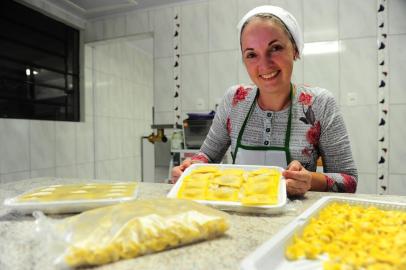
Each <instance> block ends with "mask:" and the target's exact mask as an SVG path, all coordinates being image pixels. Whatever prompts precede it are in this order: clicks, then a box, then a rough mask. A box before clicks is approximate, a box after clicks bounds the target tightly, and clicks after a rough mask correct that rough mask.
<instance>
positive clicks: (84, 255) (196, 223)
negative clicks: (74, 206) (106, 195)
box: [34, 199, 229, 267]
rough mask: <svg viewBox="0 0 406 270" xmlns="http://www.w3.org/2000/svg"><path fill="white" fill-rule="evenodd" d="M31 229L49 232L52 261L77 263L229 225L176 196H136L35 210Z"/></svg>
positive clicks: (129, 254)
mask: <svg viewBox="0 0 406 270" xmlns="http://www.w3.org/2000/svg"><path fill="white" fill-rule="evenodd" d="M34 217H35V218H36V224H37V231H38V233H39V234H40V236H41V238H42V237H45V236H48V237H49V239H48V240H49V243H48V245H49V248H50V251H53V252H55V253H57V254H54V256H55V257H54V258H56V259H55V261H54V263H55V264H56V265H59V266H70V267H77V266H83V265H100V264H105V263H110V262H114V261H117V260H120V259H128V258H134V257H137V256H140V255H143V254H146V253H152V252H156V251H161V250H164V249H168V248H171V247H176V246H180V245H184V244H189V243H192V242H196V241H199V240H204V239H210V238H214V237H217V236H219V235H221V234H223V233H224V232H225V231H226V230H227V229H228V228H229V220H228V214H226V213H224V212H221V211H218V210H215V209H212V208H210V207H207V206H204V205H200V204H198V203H196V202H193V201H187V200H178V199H154V200H139V201H135V202H127V203H121V204H117V205H113V206H108V207H103V208H97V209H93V210H90V211H86V212H83V213H82V214H79V215H76V216H72V217H68V218H64V219H60V220H57V219H51V218H48V217H46V216H45V215H44V214H43V213H41V212H35V213H34Z"/></svg>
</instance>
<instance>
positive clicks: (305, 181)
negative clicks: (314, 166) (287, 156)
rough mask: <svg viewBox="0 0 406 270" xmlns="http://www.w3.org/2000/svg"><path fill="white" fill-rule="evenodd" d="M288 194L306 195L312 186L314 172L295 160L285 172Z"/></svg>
mask: <svg viewBox="0 0 406 270" xmlns="http://www.w3.org/2000/svg"><path fill="white" fill-rule="evenodd" d="M283 176H284V177H285V179H286V191H287V192H288V195H296V196H297V195H304V194H305V193H306V192H307V191H309V190H310V188H311V187H312V174H311V173H310V172H309V171H308V170H306V169H305V168H304V167H303V165H302V164H301V163H300V162H299V161H297V160H293V161H292V162H291V163H290V164H289V166H288V167H287V168H286V170H285V171H284V172H283Z"/></svg>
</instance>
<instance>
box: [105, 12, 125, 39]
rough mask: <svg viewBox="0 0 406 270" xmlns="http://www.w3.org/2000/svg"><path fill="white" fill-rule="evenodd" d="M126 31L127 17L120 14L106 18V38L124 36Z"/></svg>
mask: <svg viewBox="0 0 406 270" xmlns="http://www.w3.org/2000/svg"><path fill="white" fill-rule="evenodd" d="M125 33H126V24H125V17H123V16H121V15H118V16H114V17H109V18H106V19H104V38H105V39H110V38H117V37H122V36H124V34H125Z"/></svg>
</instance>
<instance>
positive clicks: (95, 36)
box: [85, 20, 104, 42]
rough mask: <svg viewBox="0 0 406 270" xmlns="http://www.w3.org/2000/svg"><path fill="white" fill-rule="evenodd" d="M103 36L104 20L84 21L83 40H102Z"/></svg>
mask: <svg viewBox="0 0 406 270" xmlns="http://www.w3.org/2000/svg"><path fill="white" fill-rule="evenodd" d="M103 38H104V22H103V20H94V21H88V22H87V23H86V30H85V41H86V42H91V41H96V40H102V39H103Z"/></svg>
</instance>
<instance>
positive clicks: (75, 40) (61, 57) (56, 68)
mask: <svg viewBox="0 0 406 270" xmlns="http://www.w3.org/2000/svg"><path fill="white" fill-rule="evenodd" d="M79 107H80V106H79V31H78V30H76V29H74V28H72V27H70V26H67V25H65V24H63V23H61V22H58V21H56V20H54V19H51V18H49V17H47V16H45V15H43V14H41V13H39V12H37V11H35V10H33V9H30V8H28V7H26V6H24V5H21V4H18V3H16V2H14V1H11V0H1V1H0V117H2V118H24V119H42V120H59V121H79Z"/></svg>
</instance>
